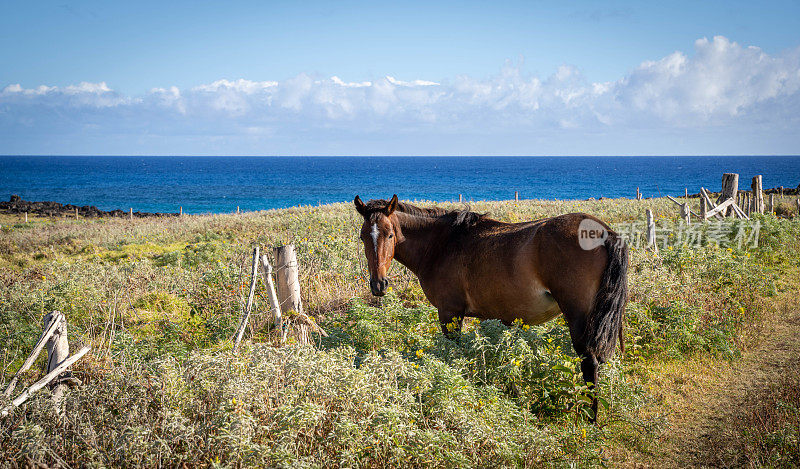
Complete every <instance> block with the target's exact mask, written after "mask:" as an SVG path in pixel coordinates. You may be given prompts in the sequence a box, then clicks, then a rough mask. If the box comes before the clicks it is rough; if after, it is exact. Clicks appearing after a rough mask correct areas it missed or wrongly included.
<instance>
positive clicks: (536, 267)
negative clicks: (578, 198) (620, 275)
mask: <svg viewBox="0 0 800 469" xmlns="http://www.w3.org/2000/svg"><path fill="white" fill-rule="evenodd" d="M585 219H590V220H593V221H597V222H598V223H600V224H601V225H602V226H604V227H605V225H604V224H603V223H602V222H600V221H599V220H597V219H596V218H595V217H592V216H591V215H587V214H566V215H561V216H558V217H553V218H548V219H544V220H537V221H534V222H528V223H518V224H502V223H496V224H492V225H489V226H488V227H483V228H482V231H479V232H478V233H476V235H475V236H474V238H473V239H471V240H469V241H468V242H465V243H463V249H462V250H461V256H463V259H462V262H461V263H456V265H458V264H462V265H464V266H465V267H466V268H465V269H464V270H463V271H462V272H461V274H460V280H461V287H462V288H463V290H464V295H465V299H466V303H467V309H468V310H469V314H470V315H474V316H478V317H482V318H496V319H502V320H504V321H513V320H514V319H517V318H519V319H522V320H523V321H525V322H526V323H529V324H540V323H543V322H546V321H548V320H550V319H552V318H554V317H555V316H557V315H558V314H559V313H560V312H561V306H562V305H561V304H560V303H559V301H558V298H559V297H564V296H565V295H564V294H563V292H564V291H565V290H568V289H569V285H570V283H573V284H574V286H575V287H578V286H579V285H578V284H580V286H581V287H584V286H586V279H590V277H591V275H592V274H594V270H595V268H593V266H597V265H599V264H600V263H598V259H599V257H602V255H603V253H599V252H587V251H585V250H583V249H582V248H581V247H580V243H579V235H578V229H579V226H580V224H581V222H582V221H583V220H585ZM601 267H602V268H604V267H605V266H604V264H603V265H602V266H601ZM582 270H586V272H582ZM589 283H591V282H589ZM589 287H590V290H592V292H594V291H596V288H597V286H596V285H589ZM553 290H555V291H556V292H557V293H555V294H554V292H553ZM585 296H586V297H588V295H585Z"/></svg>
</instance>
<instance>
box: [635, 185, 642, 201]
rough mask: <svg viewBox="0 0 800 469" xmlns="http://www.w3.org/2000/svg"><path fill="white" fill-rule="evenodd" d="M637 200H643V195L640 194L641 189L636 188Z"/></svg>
mask: <svg viewBox="0 0 800 469" xmlns="http://www.w3.org/2000/svg"><path fill="white" fill-rule="evenodd" d="M636 200H642V193H641V192H639V188H638V187H637V188H636Z"/></svg>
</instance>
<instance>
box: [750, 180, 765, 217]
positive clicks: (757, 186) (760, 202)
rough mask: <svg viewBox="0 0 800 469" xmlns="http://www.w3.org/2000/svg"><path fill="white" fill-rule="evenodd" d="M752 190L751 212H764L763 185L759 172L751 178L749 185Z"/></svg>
mask: <svg viewBox="0 0 800 469" xmlns="http://www.w3.org/2000/svg"><path fill="white" fill-rule="evenodd" d="M750 188H751V189H752V190H753V212H755V213H761V214H763V213H764V187H763V183H762V177H761V175H760V174H759V175H758V176H756V177H754V178H753V183H752V185H751V186H750Z"/></svg>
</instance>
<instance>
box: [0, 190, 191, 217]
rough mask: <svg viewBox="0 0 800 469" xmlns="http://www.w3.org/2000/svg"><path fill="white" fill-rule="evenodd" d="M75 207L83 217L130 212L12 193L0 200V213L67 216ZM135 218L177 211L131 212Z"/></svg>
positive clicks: (118, 214)
mask: <svg viewBox="0 0 800 469" xmlns="http://www.w3.org/2000/svg"><path fill="white" fill-rule="evenodd" d="M75 209H78V216H81V217H85V218H101V217H120V218H121V217H129V216H130V213H129V212H126V211H124V210H119V209H117V210H111V211H105V210H100V209H99V208H97V207H95V206H94V205H84V206H82V207H79V206H77V205H72V204H60V203H58V202H50V201H45V202H29V201H27V200H22V198H21V197H20V196H18V195H12V196H11V199H9V201H8V202H0V213H12V214H13V213H26V212H27V213H28V214H31V215H39V216H42V217H69V216H75ZM133 216H134V217H136V218H145V217H176V216H178V214H177V213H149V212H133Z"/></svg>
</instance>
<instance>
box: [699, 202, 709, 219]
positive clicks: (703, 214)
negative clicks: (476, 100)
mask: <svg viewBox="0 0 800 469" xmlns="http://www.w3.org/2000/svg"><path fill="white" fill-rule="evenodd" d="M700 218H702V219H703V222H705V221H706V220H708V202H707V201H706V198H705V197H700Z"/></svg>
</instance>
